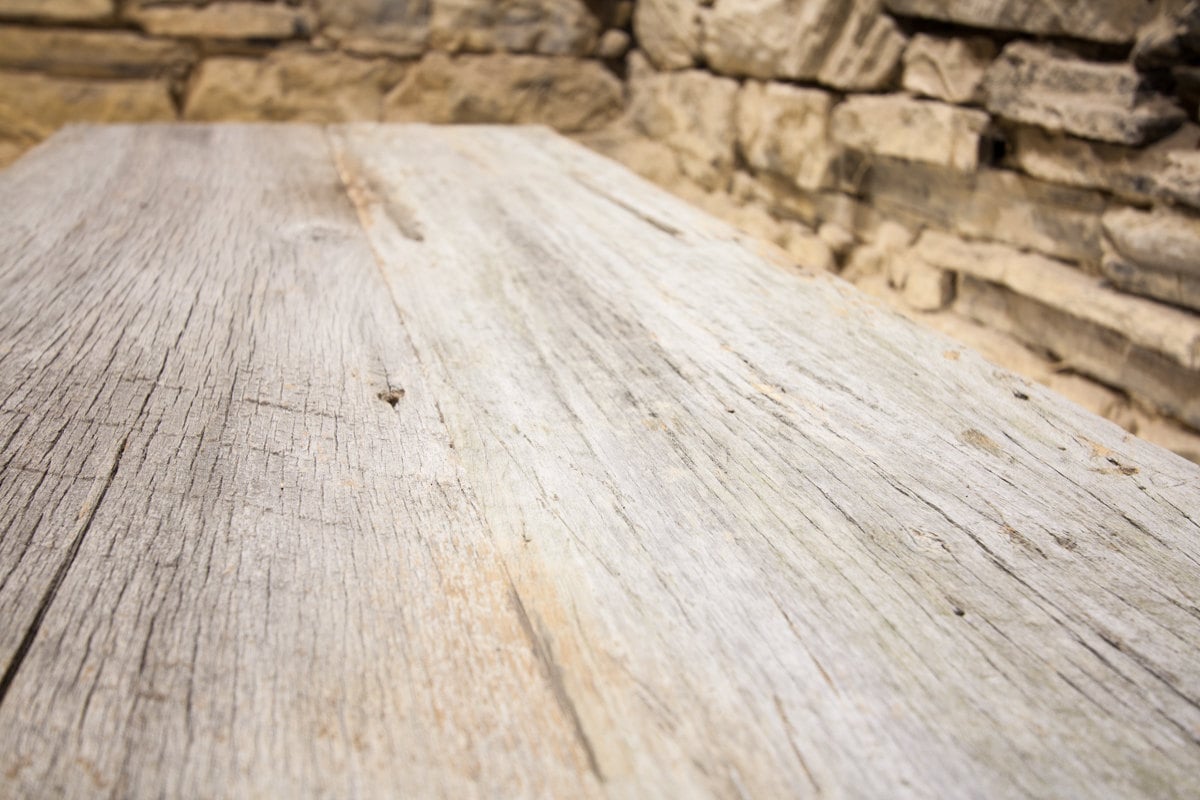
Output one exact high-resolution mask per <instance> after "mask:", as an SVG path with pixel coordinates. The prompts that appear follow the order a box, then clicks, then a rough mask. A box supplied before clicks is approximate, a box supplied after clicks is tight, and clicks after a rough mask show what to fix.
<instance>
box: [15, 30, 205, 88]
mask: <svg viewBox="0 0 1200 800" xmlns="http://www.w3.org/2000/svg"><path fill="white" fill-rule="evenodd" d="M195 58H196V53H195V51H194V50H193V48H192V47H190V46H189V45H187V44H184V43H181V42H173V41H169V40H162V39H148V38H146V37H144V36H139V35H137V34H134V33H127V32H123V31H87V30H78V29H63V28H40V27H25V26H0V67H12V68H16V69H20V70H25V71H30V72H43V73H47V74H51V75H74V76H79V77H96V78H140V77H153V76H157V75H170V74H177V73H180V72H182V71H183V70H185V69H186V68H187V66H188V65H189V64H190V63H191V62H192V61H194V60H195Z"/></svg>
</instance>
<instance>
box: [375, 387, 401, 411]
mask: <svg viewBox="0 0 1200 800" xmlns="http://www.w3.org/2000/svg"><path fill="white" fill-rule="evenodd" d="M378 397H379V399H380V400H382V401H383V402H385V403H387V404H388V405H389V406H391V407H392V408H395V407H396V403H399V402H400V398H401V397H404V390H403V389H388V390H387V391H384V392H380V393H379V395H378Z"/></svg>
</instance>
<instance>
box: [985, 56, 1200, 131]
mask: <svg viewBox="0 0 1200 800" xmlns="http://www.w3.org/2000/svg"><path fill="white" fill-rule="evenodd" d="M984 93H985V95H986V98H987V102H986V105H987V109H988V110H989V111H991V112H992V113H993V114H997V115H999V116H1001V117H1004V118H1005V119H1009V120H1013V121H1014V122H1023V123H1026V124H1029V125H1037V126H1039V127H1042V128H1045V129H1046V130H1051V131H1062V132H1064V133H1069V134H1073V135H1075V136H1081V137H1083V138H1085V139H1095V140H1098V141H1103V142H1113V143H1116V144H1127V145H1142V144H1145V143H1147V142H1150V141H1154V140H1155V139H1159V138H1161V137H1163V136H1165V135H1166V134H1168V133H1171V132H1172V131H1174V130H1176V129H1177V128H1178V127H1179V126H1180V125H1181V124H1182V123H1183V122H1184V120H1185V118H1186V116H1185V114H1184V112H1183V109H1181V108H1180V107H1179V106H1178V105H1176V104H1175V102H1174V101H1173V100H1171V99H1169V98H1167V97H1166V96H1164V95H1161V94H1157V93H1156V92H1154V91H1153V90H1152V89H1151V88H1150V86H1149V85H1148V84H1147V83H1146V81H1145V79H1144V78H1143V76H1142V75H1141V74H1140V73H1138V72H1137V71H1136V70H1135V69H1134V68H1133V66H1132V65H1131V64H1127V63H1100V62H1092V61H1084V60H1082V59H1080V58H1078V57H1076V56H1074V55H1072V54H1070V53H1067V52H1066V51H1063V50H1060V49H1056V48H1054V47H1050V46H1046V45H1039V44H1033V43H1031V42H1024V41H1017V42H1013V43H1012V44H1010V45H1008V46H1007V47H1005V48H1004V51H1003V52H1002V53H1001V54H1000V57H999V58H998V59H996V61H995V62H994V63H993V64H992V66H991V67H990V68H989V69H988V72H987V76H986V77H985V78H984Z"/></svg>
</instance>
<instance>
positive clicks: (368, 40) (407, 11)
mask: <svg viewBox="0 0 1200 800" xmlns="http://www.w3.org/2000/svg"><path fill="white" fill-rule="evenodd" d="M315 2H316V9H317V15H318V19H319V22H320V25H321V31H322V33H324V34H325V35H326V36H328V37H329V38H330V39H331V40H333V41H334V42H336V43H337V44H338V46H339V47H341V48H342V49H344V50H347V51H349V52H352V53H358V54H361V55H389V56H396V57H400V58H406V57H407V58H411V57H414V56H419V55H421V54H422V53H424V52H425V50H426V49H427V47H428V43H429V18H430V0H315Z"/></svg>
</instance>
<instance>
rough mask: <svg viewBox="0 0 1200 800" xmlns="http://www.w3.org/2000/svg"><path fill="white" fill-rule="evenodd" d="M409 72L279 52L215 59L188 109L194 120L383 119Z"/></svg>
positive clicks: (335, 56) (198, 77)
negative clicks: (386, 103) (388, 97)
mask: <svg viewBox="0 0 1200 800" xmlns="http://www.w3.org/2000/svg"><path fill="white" fill-rule="evenodd" d="M403 73H404V68H403V67H400V66H397V65H395V64H392V63H389V62H387V61H383V60H379V59H376V60H366V59H358V58H351V57H349V56H345V55H341V54H339V53H330V52H316V51H308V50H277V51H275V52H272V53H271V54H270V55H268V56H267V57H266V58H265V59H263V60H254V59H248V58H210V59H206V60H205V61H203V62H202V63H201V64H200V67H199V68H198V69H197V71H196V74H195V76H194V77H193V79H192V85H191V89H190V91H189V92H188V96H187V101H186V103H185V105H184V117H185V118H186V119H189V120H197V121H214V120H303V121H306V122H344V121H353V120H365V121H370V120H378V119H379V117H380V109H381V103H382V100H383V96H384V94H385V93H386V92H387V90H388V89H389V88H390V87H391V86H392V85H394V84H395V83H396V82H397V81H399V80H400V78H401V76H402V75H403Z"/></svg>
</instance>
